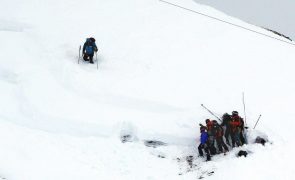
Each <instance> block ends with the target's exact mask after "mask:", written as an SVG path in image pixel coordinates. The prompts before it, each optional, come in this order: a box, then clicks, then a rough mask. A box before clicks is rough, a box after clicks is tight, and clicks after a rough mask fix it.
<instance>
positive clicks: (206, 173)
mask: <svg viewBox="0 0 295 180" xmlns="http://www.w3.org/2000/svg"><path fill="white" fill-rule="evenodd" d="M213 174H214V171H210V172H205V173H203V174H202V175H201V176H199V178H198V179H204V178H205V177H204V175H207V176H211V175H213Z"/></svg>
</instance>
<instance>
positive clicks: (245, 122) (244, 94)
mask: <svg viewBox="0 0 295 180" xmlns="http://www.w3.org/2000/svg"><path fill="white" fill-rule="evenodd" d="M243 105H244V115H245V125H246V126H247V121H246V120H247V116H246V105H245V94H244V92H243Z"/></svg>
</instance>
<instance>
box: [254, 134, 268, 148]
mask: <svg viewBox="0 0 295 180" xmlns="http://www.w3.org/2000/svg"><path fill="white" fill-rule="evenodd" d="M255 143H258V144H262V145H263V146H264V144H265V143H266V140H265V139H264V138H262V137H260V136H257V138H256V139H255Z"/></svg>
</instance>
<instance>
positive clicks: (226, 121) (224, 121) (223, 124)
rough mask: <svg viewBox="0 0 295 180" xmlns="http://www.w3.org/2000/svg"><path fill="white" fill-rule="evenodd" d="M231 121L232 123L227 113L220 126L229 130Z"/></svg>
mask: <svg viewBox="0 0 295 180" xmlns="http://www.w3.org/2000/svg"><path fill="white" fill-rule="evenodd" d="M230 121H231V116H230V115H229V114H227V113H225V114H224V115H223V116H222V123H221V124H220V125H221V126H225V127H226V128H228V127H230Z"/></svg>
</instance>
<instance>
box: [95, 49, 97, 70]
mask: <svg viewBox="0 0 295 180" xmlns="http://www.w3.org/2000/svg"><path fill="white" fill-rule="evenodd" d="M95 59H96V68H97V69H98V60H97V52H95Z"/></svg>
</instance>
